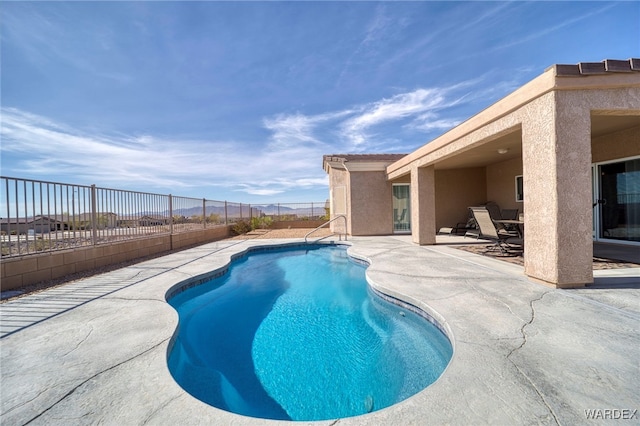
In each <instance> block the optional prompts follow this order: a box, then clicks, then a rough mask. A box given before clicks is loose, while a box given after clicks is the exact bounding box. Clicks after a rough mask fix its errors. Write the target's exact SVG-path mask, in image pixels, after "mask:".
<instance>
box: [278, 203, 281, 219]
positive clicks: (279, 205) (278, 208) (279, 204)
mask: <svg viewBox="0 0 640 426" xmlns="http://www.w3.org/2000/svg"><path fill="white" fill-rule="evenodd" d="M281 220H282V218H281V217H280V203H278V222H280V221H281Z"/></svg>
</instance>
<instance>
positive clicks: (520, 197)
mask: <svg viewBox="0 0 640 426" xmlns="http://www.w3.org/2000/svg"><path fill="white" fill-rule="evenodd" d="M516 201H517V202H519V203H521V202H523V201H524V185H523V183H522V175H520V176H516Z"/></svg>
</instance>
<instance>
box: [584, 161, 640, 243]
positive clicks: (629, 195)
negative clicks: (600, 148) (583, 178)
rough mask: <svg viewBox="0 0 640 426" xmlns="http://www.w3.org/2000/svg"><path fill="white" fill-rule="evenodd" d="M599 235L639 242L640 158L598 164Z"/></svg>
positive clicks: (596, 214) (596, 220)
mask: <svg viewBox="0 0 640 426" xmlns="http://www.w3.org/2000/svg"><path fill="white" fill-rule="evenodd" d="M595 170H596V179H595V181H596V182H595V183H596V185H594V191H596V192H597V193H596V194H595V195H596V199H595V200H594V225H595V228H596V229H595V234H596V236H597V239H607V240H618V241H630V242H640V158H632V159H626V160H623V161H616V162H611V163H603V164H598V165H596V166H595Z"/></svg>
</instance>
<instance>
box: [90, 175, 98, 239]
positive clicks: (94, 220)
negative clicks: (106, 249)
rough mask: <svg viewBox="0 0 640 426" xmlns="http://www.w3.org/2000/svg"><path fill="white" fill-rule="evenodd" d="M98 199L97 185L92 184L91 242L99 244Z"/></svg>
mask: <svg viewBox="0 0 640 426" xmlns="http://www.w3.org/2000/svg"><path fill="white" fill-rule="evenodd" d="M97 204H98V203H97V199H96V185H95V184H91V243H92V244H93V245H94V246H95V245H96V244H98V212H97V207H96V206H97Z"/></svg>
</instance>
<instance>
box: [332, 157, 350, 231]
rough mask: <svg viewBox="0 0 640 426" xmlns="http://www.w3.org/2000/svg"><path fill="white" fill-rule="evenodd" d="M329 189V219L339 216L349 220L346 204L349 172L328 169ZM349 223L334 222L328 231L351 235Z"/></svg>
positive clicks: (348, 221)
mask: <svg viewBox="0 0 640 426" xmlns="http://www.w3.org/2000/svg"><path fill="white" fill-rule="evenodd" d="M329 188H331V190H330V194H329V201H330V213H331V219H334V218H336V217H337V216H339V215H345V216H346V217H347V218H350V217H351V212H350V210H349V203H348V202H347V200H348V199H349V172H347V171H346V170H344V169H338V168H331V169H329ZM350 223H351V222H350V220H347V221H346V222H345V221H343V220H335V221H333V222H332V223H331V225H330V229H331V231H332V232H336V233H348V234H351V226H350ZM345 224H346V228H345Z"/></svg>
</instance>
